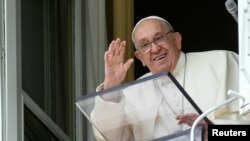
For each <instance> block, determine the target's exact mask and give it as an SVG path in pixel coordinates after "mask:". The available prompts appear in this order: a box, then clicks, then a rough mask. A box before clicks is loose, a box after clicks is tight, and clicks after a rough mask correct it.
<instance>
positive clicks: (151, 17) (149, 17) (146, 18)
mask: <svg viewBox="0 0 250 141" xmlns="http://www.w3.org/2000/svg"><path fill="white" fill-rule="evenodd" d="M145 20H160V21H163V22H165V23H166V24H167V25H168V26H169V28H170V29H171V30H174V28H173V27H172V26H171V24H170V23H169V22H168V21H166V20H165V19H163V18H161V17H159V16H148V17H145V18H143V19H141V20H140V21H139V22H137V24H136V25H135V27H134V29H133V31H132V40H133V37H134V32H135V29H136V28H137V27H138V25H139V24H140V23H142V22H143V21H145Z"/></svg>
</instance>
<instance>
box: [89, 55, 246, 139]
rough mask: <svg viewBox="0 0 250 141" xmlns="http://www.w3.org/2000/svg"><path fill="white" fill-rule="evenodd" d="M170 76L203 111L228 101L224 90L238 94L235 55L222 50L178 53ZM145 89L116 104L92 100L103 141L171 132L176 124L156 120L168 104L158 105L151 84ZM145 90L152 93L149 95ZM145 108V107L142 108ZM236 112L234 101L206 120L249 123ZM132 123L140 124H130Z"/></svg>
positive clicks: (178, 101) (177, 101)
mask: <svg viewBox="0 0 250 141" xmlns="http://www.w3.org/2000/svg"><path fill="white" fill-rule="evenodd" d="M172 74H173V76H174V77H175V78H176V80H177V81H178V82H179V84H180V85H182V86H183V87H184V89H185V90H186V92H187V93H188V94H189V96H190V97H191V98H192V99H193V100H194V102H195V103H196V104H197V105H198V107H199V108H200V109H201V110H202V111H203V112H204V111H206V110H207V109H209V108H211V107H213V106H215V105H217V104H219V103H221V102H223V101H225V100H226V99H228V98H229V96H228V95H227V92H228V90H234V91H238V89H239V77H238V76H239V66H238V55H237V54H236V53H234V52H231V51H222V50H221V51H220V50H218V51H206V52H197V53H187V54H184V53H183V52H182V53H181V55H180V58H179V60H178V63H177V66H176V68H175V70H174V72H173V73H172ZM150 75H152V74H151V73H147V74H145V75H144V76H143V77H146V76H150ZM145 90H146V91H147V95H143V92H138V93H141V94H140V95H134V96H131V95H130V96H125V97H124V98H123V100H122V101H121V102H120V103H113V102H106V101H103V100H102V99H101V98H100V97H97V98H96V100H95V107H94V110H93V111H92V114H91V119H92V120H93V122H94V123H95V124H96V125H98V128H99V130H101V131H107V132H103V133H102V134H103V135H104V136H105V138H106V139H107V140H109V141H134V140H136V141H139V140H147V139H154V138H157V137H161V136H162V135H164V134H165V133H166V132H171V131H173V128H169V127H171V124H176V121H171V120H166V119H161V118H158V117H159V115H161V114H164V112H166V113H168V111H170V110H172V109H169V108H167V107H168V105H166V103H165V102H162V101H163V99H164V97H163V96H161V95H158V94H156V93H155V92H153V91H154V88H153V85H148V86H146V85H145ZM149 90H152V93H150V91H149ZM126 92H127V93H131V89H130V90H127V91H126V90H125V91H124V93H126ZM132 93H133V92H132ZM134 93H137V92H134ZM125 95H126V94H125ZM169 98H171V100H170V101H169V103H170V104H171V102H172V105H173V104H175V106H176V107H177V108H178V106H180V105H181V103H182V104H183V102H182V101H181V98H180V97H179V96H178V95H177V96H175V95H172V96H169ZM164 100H166V98H165V99H164ZM150 103H154V104H153V106H150V105H148V106H147V104H150ZM184 103H185V102H184ZM145 107H148V108H147V109H145ZM184 107H185V105H184ZM135 109H144V110H135ZM237 110H238V102H237V101H235V102H233V103H231V104H229V105H227V106H225V107H223V108H220V109H218V110H216V111H215V112H213V113H211V114H210V115H208V118H209V119H210V120H211V121H212V122H214V123H215V124H250V121H249V120H243V119H242V118H241V117H240V116H239V115H238V111H237ZM133 111H136V112H133ZM138 111H140V112H138ZM190 112H191V111H190ZM113 113H117V114H116V116H114V117H110V116H109V115H113ZM105 117H109V120H106V121H105ZM145 119H147V120H145ZM135 120H136V121H144V122H134V121H135ZM133 123H134V124H133ZM166 125H169V126H166ZM174 130H175V129H174ZM176 130H178V129H176ZM94 133H95V135H96V138H97V140H104V139H103V137H102V136H101V135H100V134H99V133H98V132H97V130H95V129H94Z"/></svg>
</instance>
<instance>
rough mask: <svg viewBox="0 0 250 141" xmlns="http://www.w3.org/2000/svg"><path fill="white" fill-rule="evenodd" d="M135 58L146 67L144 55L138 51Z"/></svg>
mask: <svg viewBox="0 0 250 141" xmlns="http://www.w3.org/2000/svg"><path fill="white" fill-rule="evenodd" d="M135 57H136V58H137V59H139V60H140V61H141V63H142V65H143V66H144V67H145V66H146V64H145V63H144V61H143V58H142V54H141V53H140V52H139V51H138V50H136V51H135Z"/></svg>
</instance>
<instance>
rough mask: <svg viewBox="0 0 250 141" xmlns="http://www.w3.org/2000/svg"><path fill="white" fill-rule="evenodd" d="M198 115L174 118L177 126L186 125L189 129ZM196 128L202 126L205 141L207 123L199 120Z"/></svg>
mask: <svg viewBox="0 0 250 141" xmlns="http://www.w3.org/2000/svg"><path fill="white" fill-rule="evenodd" d="M198 116H199V115H198V114H195V113H188V114H183V115H178V116H177V117H176V119H177V120H179V121H178V124H179V125H181V124H186V125H188V126H190V127H192V125H193V123H194V121H195V120H196V119H197V118H198ZM198 126H203V128H204V129H205V138H206V139H207V134H208V133H207V132H208V125H207V123H206V122H205V120H201V121H200V122H199V123H198Z"/></svg>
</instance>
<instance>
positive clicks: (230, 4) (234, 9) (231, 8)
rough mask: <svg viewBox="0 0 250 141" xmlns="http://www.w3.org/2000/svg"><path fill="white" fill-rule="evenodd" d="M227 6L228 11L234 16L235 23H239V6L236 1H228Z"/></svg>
mask: <svg viewBox="0 0 250 141" xmlns="http://www.w3.org/2000/svg"><path fill="white" fill-rule="evenodd" d="M225 6H226V8H227V11H228V12H229V13H230V14H231V15H232V16H233V18H234V19H235V21H236V22H237V23H238V6H237V5H236V3H235V2H234V0H227V1H226V2H225Z"/></svg>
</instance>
